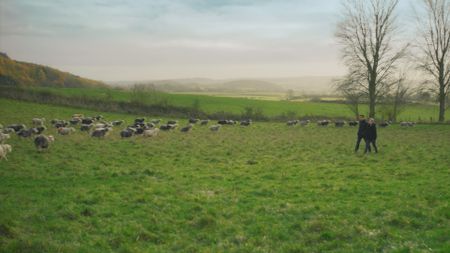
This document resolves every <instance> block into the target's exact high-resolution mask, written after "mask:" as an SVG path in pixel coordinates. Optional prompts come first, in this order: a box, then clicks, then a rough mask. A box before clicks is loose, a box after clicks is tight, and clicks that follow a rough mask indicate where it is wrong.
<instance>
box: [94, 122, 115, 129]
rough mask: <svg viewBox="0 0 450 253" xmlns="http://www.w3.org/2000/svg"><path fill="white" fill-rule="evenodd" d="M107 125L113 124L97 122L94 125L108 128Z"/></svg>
mask: <svg viewBox="0 0 450 253" xmlns="http://www.w3.org/2000/svg"><path fill="white" fill-rule="evenodd" d="M107 127H112V125H110V124H107V123H97V124H95V125H94V128H107Z"/></svg>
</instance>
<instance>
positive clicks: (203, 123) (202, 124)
mask: <svg viewBox="0 0 450 253" xmlns="http://www.w3.org/2000/svg"><path fill="white" fill-rule="evenodd" d="M208 123H209V119H204V120H201V121H200V125H201V126H206V125H208Z"/></svg>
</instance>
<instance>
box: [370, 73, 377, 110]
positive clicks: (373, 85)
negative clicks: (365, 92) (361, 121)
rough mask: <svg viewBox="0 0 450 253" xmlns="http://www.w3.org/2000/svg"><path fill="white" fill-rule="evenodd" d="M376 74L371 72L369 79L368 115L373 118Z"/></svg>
mask: <svg viewBox="0 0 450 253" xmlns="http://www.w3.org/2000/svg"><path fill="white" fill-rule="evenodd" d="M375 92H376V76H375V74H372V77H371V80H370V81H369V117H370V118H375V103H376V95H375Z"/></svg>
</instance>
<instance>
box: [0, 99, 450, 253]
mask: <svg viewBox="0 0 450 253" xmlns="http://www.w3.org/2000/svg"><path fill="white" fill-rule="evenodd" d="M74 113H84V114H86V115H97V114H102V115H103V116H104V117H105V118H106V119H108V120H116V119H124V120H126V122H128V123H131V122H132V120H133V119H134V118H135V117H138V116H146V117H148V118H151V115H123V114H113V113H103V112H98V111H89V110H80V109H77V108H70V107H57V106H49V105H42V104H33V103H27V102H18V101H14V100H7V99H0V123H2V124H3V125H7V124H10V123H25V124H27V125H30V123H31V119H32V118H33V117H45V118H46V119H47V120H50V119H52V118H59V119H68V118H70V116H71V115H72V114H74ZM180 123H181V124H180V125H184V124H186V123H187V121H186V119H183V120H182V121H181V122H180ZM120 129H121V127H115V129H114V130H113V132H112V133H111V134H110V135H109V136H107V137H106V138H104V139H93V138H91V137H89V136H88V135H87V134H86V133H83V132H80V131H77V132H75V133H74V134H72V135H68V136H59V135H57V134H56V131H55V130H54V129H52V128H49V130H48V132H47V133H48V134H54V135H55V136H56V141H55V143H53V145H52V146H51V148H50V150H48V151H47V152H42V153H38V152H37V151H36V149H35V148H34V146H33V144H32V140H31V139H19V138H18V137H17V136H13V137H12V138H11V139H10V140H9V141H8V143H9V144H11V145H12V146H13V152H12V153H11V154H9V156H8V159H9V161H4V160H2V161H0V203H1V204H0V235H1V236H0V252H324V251H329V252H448V251H449V250H450V243H449V240H448V238H449V237H448V235H449V233H450V216H449V214H450V207H449V200H450V189H449V187H448V182H450V173H449V168H450V156H449V155H448V151H449V150H450V142H449V141H448V140H450V126H448V125H417V126H415V127H410V128H401V127H400V126H398V125H394V126H390V127H388V128H385V129H379V148H380V153H378V154H371V155H367V156H364V155H362V154H361V153H358V154H354V153H353V144H354V141H355V138H356V129H355V128H351V127H348V126H346V127H344V128H334V127H325V128H319V127H317V126H316V125H315V124H311V125H309V126H307V127H305V128H301V127H299V126H296V127H287V126H286V125H285V124H283V123H255V124H253V125H251V126H250V127H241V126H224V127H223V128H222V129H221V130H220V131H219V132H211V131H209V129H208V128H207V127H201V126H199V125H196V126H194V128H193V130H192V132H189V133H187V134H186V133H181V132H180V131H179V130H177V131H173V132H161V133H160V135H159V136H157V137H156V138H153V137H152V138H147V139H145V138H142V137H141V136H136V137H132V138H131V139H121V138H120V137H119V131H120Z"/></svg>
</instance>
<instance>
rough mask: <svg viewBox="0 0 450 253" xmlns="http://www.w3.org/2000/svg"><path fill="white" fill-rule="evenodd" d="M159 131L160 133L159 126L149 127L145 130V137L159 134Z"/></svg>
mask: <svg viewBox="0 0 450 253" xmlns="http://www.w3.org/2000/svg"><path fill="white" fill-rule="evenodd" d="M158 133H159V128H155V129H147V130H144V133H143V136H144V137H154V136H157V135H158Z"/></svg>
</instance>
